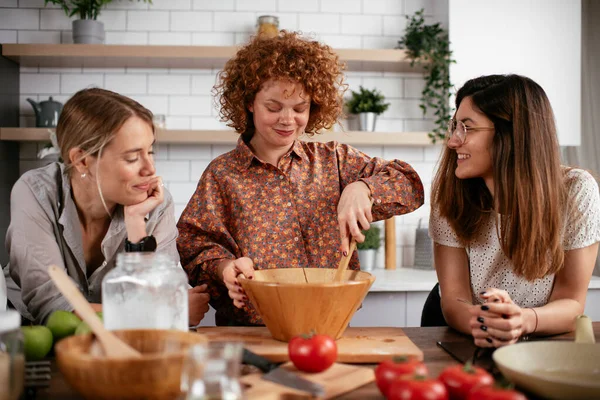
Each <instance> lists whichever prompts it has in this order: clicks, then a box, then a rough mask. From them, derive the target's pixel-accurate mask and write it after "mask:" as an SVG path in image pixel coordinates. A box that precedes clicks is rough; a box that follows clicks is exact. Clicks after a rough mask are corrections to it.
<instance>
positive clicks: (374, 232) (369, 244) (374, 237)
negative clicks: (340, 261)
mask: <svg viewBox="0 0 600 400" xmlns="http://www.w3.org/2000/svg"><path fill="white" fill-rule="evenodd" d="M363 235H365V241H364V242H362V243H357V244H356V248H357V249H358V250H377V249H378V248H379V247H380V246H381V229H379V227H377V226H371V227H370V228H369V229H368V230H366V231H363Z"/></svg>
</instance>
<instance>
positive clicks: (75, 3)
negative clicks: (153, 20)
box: [44, 0, 152, 44]
mask: <svg viewBox="0 0 600 400" xmlns="http://www.w3.org/2000/svg"><path fill="white" fill-rule="evenodd" d="M129 1H133V0H129ZM137 1H143V2H144V3H150V4H152V0H137ZM110 2H112V0H44V5H47V4H48V3H52V4H56V5H58V6H60V7H61V8H62V9H63V10H64V12H65V14H67V16H68V17H69V18H70V17H72V16H74V15H77V16H79V19H76V20H73V42H74V43H91V44H95V43H96V44H97V43H104V24H103V23H102V22H101V21H97V20H96V19H97V18H98V15H100V10H101V9H102V8H103V7H104V6H106V5H107V4H108V3H110Z"/></svg>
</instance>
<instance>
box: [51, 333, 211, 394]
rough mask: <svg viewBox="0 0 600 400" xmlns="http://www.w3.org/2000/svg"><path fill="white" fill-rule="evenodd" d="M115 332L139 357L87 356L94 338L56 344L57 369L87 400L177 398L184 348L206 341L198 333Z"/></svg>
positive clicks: (63, 341) (71, 338)
mask: <svg viewBox="0 0 600 400" xmlns="http://www.w3.org/2000/svg"><path fill="white" fill-rule="evenodd" d="M114 333H115V334H116V335H117V336H118V337H119V338H121V339H122V340H123V341H124V342H126V343H128V344H129V345H130V346H132V347H133V348H134V349H136V350H138V351H139V352H141V353H142V357H141V358H139V359H137V358H136V359H114V358H113V359H111V358H106V357H102V356H100V357H98V356H93V355H90V347H91V345H92V342H93V340H94V339H93V335H92V334H91V333H90V334H87V335H81V336H71V337H69V338H66V339H63V340H61V341H60V342H58V343H57V344H56V346H55V352H56V360H57V362H58V367H59V368H60V371H61V372H62V374H63V375H64V377H65V379H66V380H67V382H68V383H69V384H70V385H71V386H72V387H73V388H74V389H75V390H77V392H79V393H80V394H81V395H82V396H83V397H85V398H86V399H157V400H158V399H161V400H162V399H165V400H166V399H175V398H178V396H179V395H180V394H181V392H180V379H181V369H182V365H183V362H184V359H185V357H186V354H187V350H188V348H189V347H190V346H192V345H195V344H198V343H206V342H207V339H206V338H205V337H204V336H203V335H201V334H198V333H194V332H181V331H169V330H150V329H140V330H123V331H114Z"/></svg>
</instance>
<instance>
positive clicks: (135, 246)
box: [125, 235, 156, 253]
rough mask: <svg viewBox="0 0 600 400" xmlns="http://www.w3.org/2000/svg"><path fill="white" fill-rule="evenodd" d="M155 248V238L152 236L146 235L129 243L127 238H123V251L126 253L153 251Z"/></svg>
mask: <svg viewBox="0 0 600 400" xmlns="http://www.w3.org/2000/svg"><path fill="white" fill-rule="evenodd" d="M155 250H156V239H154V236H152V235H150V236H146V237H145V238H143V239H142V240H140V241H139V242H137V243H131V242H130V241H129V239H125V251H126V252H127V253H134V252H144V251H155Z"/></svg>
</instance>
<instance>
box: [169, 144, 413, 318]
mask: <svg viewBox="0 0 600 400" xmlns="http://www.w3.org/2000/svg"><path fill="white" fill-rule="evenodd" d="M358 180H361V181H362V182H364V183H365V184H367V186H368V187H369V188H370V189H371V195H372V198H373V201H374V203H373V209H372V215H373V218H374V220H382V219H386V218H390V217H391V216H393V215H399V214H405V213H409V212H411V211H414V210H416V209H417V208H419V207H420V206H421V205H422V204H423V202H424V194H423V184H422V183H421V180H420V178H419V176H418V175H417V173H416V171H415V170H414V169H413V168H412V167H411V166H410V165H408V164H407V163H405V162H402V161H398V160H394V161H385V160H383V159H381V158H370V157H369V156H367V155H366V154H364V153H362V152H360V151H358V150H356V149H354V148H353V147H350V146H348V145H345V144H340V143H336V142H329V143H317V142H304V141H300V140H296V141H295V142H294V145H293V146H292V148H291V149H290V151H289V152H288V153H286V154H285V155H284V156H283V157H282V158H281V160H280V161H279V165H278V166H277V167H275V166H274V165H271V164H268V163H266V162H263V161H262V160H260V159H259V158H258V157H256V156H255V155H254V153H253V152H252V150H251V149H250V148H249V147H248V145H247V144H246V143H245V142H244V141H243V140H242V139H241V138H240V140H239V141H238V145H237V147H236V148H235V149H234V150H232V151H230V152H228V153H226V154H223V155H221V156H219V157H217V158H216V159H214V160H213V161H212V162H211V163H210V165H209V166H208V167H207V169H206V170H205V171H204V174H203V175H202V178H200V182H199V183H198V187H197V189H196V192H195V193H194V195H193V196H192V198H191V199H190V201H189V203H188V205H187V207H186V208H185V210H184V211H183V214H182V215H181V218H180V219H179V222H178V224H177V228H178V229H179V236H178V238H177V249H178V251H179V254H180V258H181V264H182V265H183V267H184V268H185V270H186V272H187V274H188V277H189V281H190V284H191V285H192V286H196V285H200V284H203V283H207V284H208V288H209V293H210V296H211V305H212V306H213V307H214V308H215V310H216V311H217V314H216V320H217V325H253V324H261V323H262V321H261V319H260V316H259V315H258V313H257V312H256V311H255V310H254V309H253V307H252V306H251V304H250V303H249V302H248V304H247V305H246V306H244V307H243V308H241V309H238V308H236V307H235V306H234V305H233V301H232V300H231V299H230V298H229V296H228V293H227V288H226V287H225V285H224V283H223V282H222V281H221V280H219V278H218V276H217V268H216V267H217V264H218V263H219V262H220V261H221V260H223V259H237V258H240V257H250V258H251V259H252V260H253V262H254V268H255V269H267V268H298V267H303V268H308V267H310V268H335V267H336V266H337V265H338V263H339V260H340V258H341V253H340V246H341V239H340V231H339V227H338V219H337V205H338V201H339V199H340V195H341V193H342V190H344V188H345V187H346V186H347V185H349V184H350V183H353V182H356V181H358ZM349 268H351V269H359V268H360V266H359V264H358V256H357V254H356V253H355V254H354V255H353V256H352V259H351V261H350V265H349Z"/></svg>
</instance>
